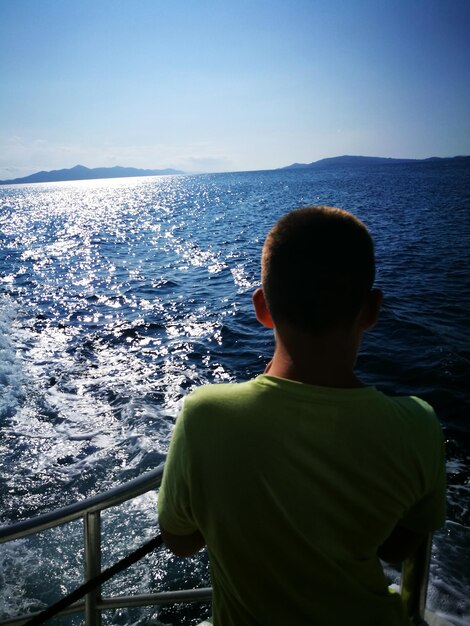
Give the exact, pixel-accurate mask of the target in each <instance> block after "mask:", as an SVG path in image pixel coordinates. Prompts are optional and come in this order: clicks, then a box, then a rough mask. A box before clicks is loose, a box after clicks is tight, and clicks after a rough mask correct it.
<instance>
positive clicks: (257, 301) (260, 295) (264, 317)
mask: <svg viewBox="0 0 470 626" xmlns="http://www.w3.org/2000/svg"><path fill="white" fill-rule="evenodd" d="M253 306H254V307H255V314H256V319H257V320H258V322H259V323H260V324H263V326H266V327H267V328H274V322H273V320H272V317H271V313H270V312H269V310H268V306H267V304H266V298H265V297H264V291H263V290H262V289H261V288H258V289H257V290H256V291H255V293H254V294H253Z"/></svg>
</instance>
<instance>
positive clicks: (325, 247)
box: [159, 207, 445, 626]
mask: <svg viewBox="0 0 470 626" xmlns="http://www.w3.org/2000/svg"><path fill="white" fill-rule="evenodd" d="M374 277H375V262H374V249H373V242H372V239H371V237H370V235H369V233H368V231H367V229H366V227H365V226H364V225H363V224H362V222H360V221H359V220H357V219H356V218H355V217H353V216H352V215H351V214H349V213H346V212H345V211H341V210H340V209H334V208H330V207H307V208H303V209H298V210H296V211H293V212H292V213H289V214H288V215H286V216H284V217H283V218H282V219H281V220H280V221H279V222H278V223H277V224H276V225H275V226H274V228H273V229H272V230H271V232H270V233H269V235H268V237H267V239H266V242H265V245H264V248H263V255H262V276H261V278H262V288H261V289H257V290H256V292H255V293H254V296H253V301H254V307H255V312H256V317H257V318H258V320H259V321H260V322H261V323H262V324H263V325H265V326H267V327H269V328H273V329H274V333H275V339H276V347H275V353H274V356H273V359H272V361H271V363H270V365H269V366H268V368H267V370H266V372H265V373H264V374H263V375H261V376H258V377H257V378H256V379H254V380H252V381H249V382H246V383H240V384H224V385H208V386H207V387H203V388H201V389H198V390H196V391H195V392H193V393H192V394H191V395H190V396H189V397H188V398H187V399H186V401H185V403H184V407H183V410H182V412H181V414H180V415H179V417H178V420H177V423H176V427H175V431H174V434H173V438H172V442H171V446H170V451H169V454H168V458H167V462H166V466H165V471H164V476H163V484H162V487H161V491H160V495H159V517H160V526H161V531H162V535H163V539H164V541H165V543H166V545H167V546H168V547H169V548H170V550H172V551H173V552H174V553H175V554H177V555H179V556H186V555H190V554H193V553H194V552H196V551H198V550H199V549H201V548H202V547H203V546H204V545H207V548H208V552H209V559H210V563H211V572H212V582H213V619H214V626H307V625H308V626H312V624H314V625H317V624H318V625H319V626H340V625H341V626H346V625H347V626H350V625H351V624H357V625H360V626H368V625H370V626H372V625H379V624H380V625H387V626H388V625H390V626H392V625H393V626H398V625H404V624H406V620H405V617H404V615H403V611H402V607H401V601H400V597H399V596H398V595H397V594H390V593H389V592H388V589H387V581H386V579H385V577H384V574H383V570H382V566H381V563H380V560H379V557H380V558H381V559H384V560H388V561H390V562H398V561H401V560H402V559H404V558H406V557H407V556H409V555H410V554H411V553H412V552H413V550H414V549H415V548H416V547H417V545H419V543H420V542H421V541H422V540H423V538H424V537H425V536H426V534H427V533H429V532H430V531H432V530H435V529H437V528H439V527H440V526H441V525H442V524H443V523H444V515H445V502H444V501H445V494H444V492H445V487H444V450H443V441H442V434H441V431H440V427H439V424H438V421H437V419H436V416H435V415H434V412H433V410H432V408H431V407H430V406H429V405H427V404H426V403H425V402H423V401H421V400H419V399H417V398H412V397H402V398H389V397H387V396H385V395H384V394H382V393H381V392H379V391H378V390H376V389H375V388H374V387H366V386H364V385H363V384H362V383H361V381H360V380H359V379H358V378H357V377H356V375H355V374H354V363H355V359H356V355H357V351H358V349H359V346H360V343H361V339H362V335H363V333H364V331H366V330H367V329H369V328H371V327H372V326H373V325H374V324H375V322H376V320H377V317H378V314H379V309H380V305H381V301H382V294H381V292H380V291H379V290H378V289H374V288H373V282H374Z"/></svg>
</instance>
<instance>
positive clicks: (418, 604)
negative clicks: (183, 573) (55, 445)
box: [0, 464, 432, 626]
mask: <svg viewBox="0 0 470 626" xmlns="http://www.w3.org/2000/svg"><path fill="white" fill-rule="evenodd" d="M162 475H163V464H161V465H159V466H158V467H157V468H156V469H154V470H152V471H150V472H147V473H146V474H144V475H142V476H140V477H139V478H135V479H134V480H131V481H129V482H127V483H125V484H124V485H120V486H119V487H115V488H114V489H110V490H109V491H106V492H104V493H101V494H98V495H96V496H93V497H91V498H88V499H87V500H84V501H83V502H76V503H74V504H71V505H70V506H66V507H63V508H61V509H56V510H54V511H51V512H50V513H45V514H43V515H40V516H38V517H35V518H32V519H28V520H24V521H22V522H18V523H16V524H13V525H11V526H2V527H0V543H4V542H6V541H12V540H14V539H20V538H22V537H26V536H28V535H31V534H36V533H38V532H41V531H43V530H46V529H48V528H53V527H54V526H59V525H62V524H66V523H68V522H72V521H74V520H77V519H80V518H81V519H83V525H84V549H85V567H84V578H85V582H86V581H88V580H91V579H92V578H94V577H95V576H97V575H98V574H99V573H100V572H101V511H103V510H105V509H108V508H110V507H113V506H118V505H119V504H122V503H123V502H126V501H128V500H132V499H133V498H136V497H137V496H140V495H142V494H144V493H146V492H148V491H151V490H155V489H157V488H158V487H159V486H160V484H161V479H162ZM431 539H432V537H431V535H429V537H428V539H427V541H425V542H423V544H422V545H421V546H420V547H419V548H418V550H417V551H416V552H415V554H414V555H413V556H412V557H411V558H410V559H407V560H406V561H404V563H403V566H402V573H401V584H400V593H401V596H402V600H403V603H404V605H405V611H406V614H407V615H408V616H409V618H410V622H411V624H412V625H413V626H424V625H425V624H426V622H425V621H424V610H425V606H426V592H427V586H428V576H429V563H430V558H431V543H432V542H431ZM211 594H212V589H211V588H210V587H201V588H198V589H185V590H177V591H160V592H158V593H149V594H136V595H133V596H113V597H110V598H103V597H102V596H101V589H96V590H95V591H92V592H90V593H88V594H87V595H86V596H85V600H84V601H80V602H77V603H75V604H73V605H72V606H70V607H68V608H67V609H65V610H63V611H61V613H60V615H66V614H70V613H76V612H84V614H85V624H86V626H101V614H102V611H104V610H107V609H115V608H131V607H139V606H151V605H162V604H168V603H174V602H207V601H210V599H211ZM39 613H40V612H37V613H28V614H27V615H22V616H18V617H16V618H10V619H8V620H6V621H2V622H0V626H21V624H24V623H25V622H26V621H28V620H29V619H31V618H32V617H34V616H35V615H39Z"/></svg>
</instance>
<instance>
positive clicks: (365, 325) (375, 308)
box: [360, 289, 383, 330]
mask: <svg viewBox="0 0 470 626" xmlns="http://www.w3.org/2000/svg"><path fill="white" fill-rule="evenodd" d="M382 302H383V293H382V291H381V290H380V289H372V290H371V291H370V292H369V293H368V294H367V298H366V300H365V302H364V306H363V307H362V311H361V314H360V324H361V327H362V329H363V330H367V329H369V328H372V327H373V326H375V324H376V322H377V320H378V318H379V314H380V308H381V306H382Z"/></svg>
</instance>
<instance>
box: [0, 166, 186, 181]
mask: <svg viewBox="0 0 470 626" xmlns="http://www.w3.org/2000/svg"><path fill="white" fill-rule="evenodd" d="M168 174H184V172H181V171H179V170H172V169H165V170H141V169H138V168H135V167H121V166H119V165H116V166H114V167H95V168H92V169H90V168H89V167H85V166H84V165H75V167H72V168H70V169H64V170H51V171H50V172H36V174H31V175H30V176H25V177H24V178H14V179H13V180H0V185H19V184H22V183H56V182H61V181H65V180H94V179H96V178H129V177H132V176H165V175H168Z"/></svg>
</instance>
